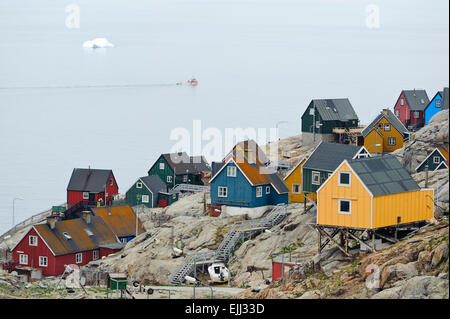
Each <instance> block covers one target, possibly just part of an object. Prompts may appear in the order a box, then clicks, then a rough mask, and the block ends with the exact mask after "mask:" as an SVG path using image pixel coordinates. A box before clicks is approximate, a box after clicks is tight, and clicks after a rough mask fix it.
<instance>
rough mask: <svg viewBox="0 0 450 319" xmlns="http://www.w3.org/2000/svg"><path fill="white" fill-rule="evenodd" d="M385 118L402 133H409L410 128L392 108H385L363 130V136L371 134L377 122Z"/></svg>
mask: <svg viewBox="0 0 450 319" xmlns="http://www.w3.org/2000/svg"><path fill="white" fill-rule="evenodd" d="M383 117H384V118H385V119H386V120H387V121H388V122H389V123H391V125H392V126H394V127H395V128H396V130H397V131H399V132H400V134H407V133H409V131H408V129H407V128H406V127H405V126H404V125H403V123H402V122H400V120H399V119H398V118H397V116H395V114H394V113H392V112H391V110H388V109H385V110H383V111H381V112H380V114H378V116H377V117H376V118H375V120H373V121H372V123H370V124H369V125H368V126H367V127H366V128H364V130H363V131H362V132H361V134H362V136H364V137H366V136H367V134H369V133H370V132H371V131H372V129H373V128H374V126H375V124H377V123H378V122H379V121H380V120H381V119H382V118H383Z"/></svg>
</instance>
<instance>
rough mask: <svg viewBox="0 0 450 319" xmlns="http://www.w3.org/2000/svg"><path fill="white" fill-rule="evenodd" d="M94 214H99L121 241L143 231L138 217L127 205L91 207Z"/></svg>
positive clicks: (128, 239) (124, 241) (127, 239)
mask: <svg viewBox="0 0 450 319" xmlns="http://www.w3.org/2000/svg"><path fill="white" fill-rule="evenodd" d="M92 213H93V214H94V216H100V217H102V218H103V220H104V221H105V223H106V225H108V227H109V228H110V229H111V230H112V232H113V233H114V234H115V235H116V236H117V238H118V239H119V240H120V242H122V243H127V242H129V241H130V240H132V239H133V238H134V237H136V233H137V235H139V234H142V233H144V232H145V229H144V227H143V226H142V224H141V222H140V220H139V218H137V216H136V214H135V213H134V211H133V209H131V207H130V206H129V205H122V206H112V207H107V208H104V207H100V208H93V209H92Z"/></svg>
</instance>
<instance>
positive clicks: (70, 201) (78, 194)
mask: <svg viewBox="0 0 450 319" xmlns="http://www.w3.org/2000/svg"><path fill="white" fill-rule="evenodd" d="M118 193H119V186H118V185H117V182H116V179H115V177H114V174H113V172H112V170H105V169H91V168H88V169H83V168H75V169H74V170H73V172H72V176H71V177H70V181H69V185H68V186H67V205H68V206H71V205H75V204H78V203H79V202H83V203H85V204H87V205H90V206H97V205H100V206H104V205H107V204H110V203H112V201H113V199H114V196H115V195H117V194H118Z"/></svg>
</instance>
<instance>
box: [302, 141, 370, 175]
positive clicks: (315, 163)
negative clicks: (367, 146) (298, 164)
mask: <svg viewBox="0 0 450 319" xmlns="http://www.w3.org/2000/svg"><path fill="white" fill-rule="evenodd" d="M361 148H363V146H356V145H350V144H339V143H328V142H322V143H320V144H319V146H317V147H316V149H315V150H314V152H313V153H312V154H311V156H310V157H309V158H308V160H307V161H306V162H305V164H303V168H309V169H318V170H323V171H329V172H334V170H335V169H336V168H337V167H338V166H339V164H341V163H342V161H343V160H345V159H346V160H350V159H352V158H353V157H355V155H356V154H358V152H359V151H360V150H361Z"/></svg>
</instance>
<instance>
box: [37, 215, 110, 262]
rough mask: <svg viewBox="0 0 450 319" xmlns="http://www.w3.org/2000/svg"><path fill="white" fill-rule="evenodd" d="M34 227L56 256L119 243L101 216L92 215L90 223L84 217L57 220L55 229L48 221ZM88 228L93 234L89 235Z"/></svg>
mask: <svg viewBox="0 0 450 319" xmlns="http://www.w3.org/2000/svg"><path fill="white" fill-rule="evenodd" d="M34 229H35V230H36V232H37V233H38V234H39V236H41V238H42V239H43V240H44V241H45V243H46V244H47V246H48V247H49V248H50V250H51V251H52V252H53V254H54V255H55V256H58V255H66V254H72V253H77V252H81V251H86V250H92V249H97V248H99V247H100V246H101V245H108V244H116V243H118V239H117V237H116V235H115V234H114V233H113V231H112V230H111V229H110V228H109V227H108V225H107V224H106V223H105V221H104V220H103V218H102V217H100V216H91V223H89V224H87V223H86V221H85V220H84V219H83V218H77V219H70V220H63V221H57V222H56V223H55V228H54V229H50V227H49V225H48V224H47V223H44V224H38V225H35V226H34ZM86 230H88V231H89V232H90V233H91V234H92V235H91V236H89V234H88V232H87V231H86ZM63 233H67V234H68V235H69V236H70V237H71V239H67V238H66V237H65V236H64V234H63Z"/></svg>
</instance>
